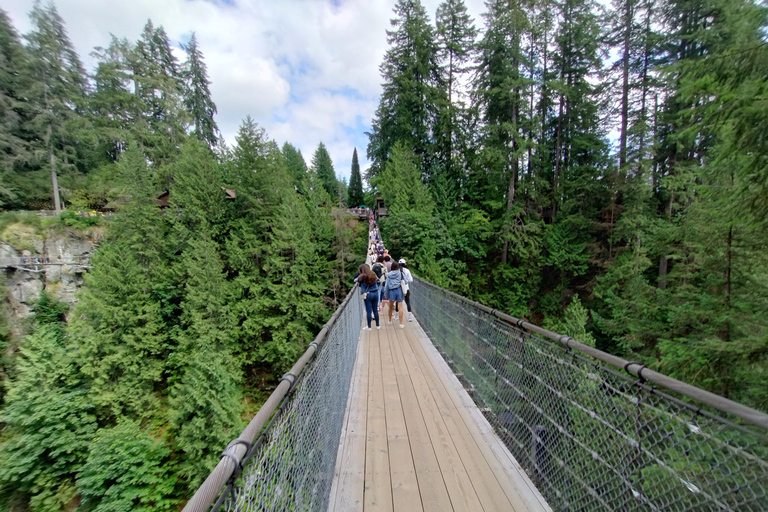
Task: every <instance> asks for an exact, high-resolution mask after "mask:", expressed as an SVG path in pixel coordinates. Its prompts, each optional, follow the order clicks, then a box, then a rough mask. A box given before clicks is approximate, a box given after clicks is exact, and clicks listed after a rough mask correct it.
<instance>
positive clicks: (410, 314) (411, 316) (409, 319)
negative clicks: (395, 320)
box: [408, 313, 413, 322]
mask: <svg viewBox="0 0 768 512" xmlns="http://www.w3.org/2000/svg"><path fill="white" fill-rule="evenodd" d="M408 321H409V322H413V313H408Z"/></svg>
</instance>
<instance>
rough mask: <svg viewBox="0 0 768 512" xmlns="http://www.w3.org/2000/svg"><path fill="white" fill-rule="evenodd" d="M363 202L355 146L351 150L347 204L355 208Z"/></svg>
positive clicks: (361, 181) (361, 183)
mask: <svg viewBox="0 0 768 512" xmlns="http://www.w3.org/2000/svg"><path fill="white" fill-rule="evenodd" d="M364 203H365V197H364V196H363V178H362V176H361V175H360V162H358V160H357V148H355V149H354V151H352V172H351V174H350V175H349V199H348V201H347V205H348V206H350V207H352V208H356V207H358V206H360V205H361V204H364Z"/></svg>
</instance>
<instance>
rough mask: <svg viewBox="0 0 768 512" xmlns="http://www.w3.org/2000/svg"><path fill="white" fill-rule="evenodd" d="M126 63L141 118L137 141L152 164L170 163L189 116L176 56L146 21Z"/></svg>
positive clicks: (159, 31) (160, 31) (163, 36)
mask: <svg viewBox="0 0 768 512" xmlns="http://www.w3.org/2000/svg"><path fill="white" fill-rule="evenodd" d="M129 60H130V65H131V67H132V71H133V81H134V95H135V101H136V115H137V117H138V118H140V121H139V127H138V129H137V130H136V132H135V133H136V134H137V138H138V141H139V143H140V144H141V145H142V146H144V147H145V148H146V149H145V151H146V152H147V154H148V156H149V157H150V159H151V160H152V161H153V162H155V163H158V164H163V163H166V162H169V161H172V160H173V157H174V156H175V155H176V152H177V151H178V149H179V147H180V145H181V143H182V142H183V140H184V138H185V136H186V129H187V125H188V121H189V117H190V114H189V113H188V112H187V111H186V109H185V108H184V98H183V84H182V80H181V77H180V75H179V70H178V65H177V62H176V57H174V55H173V52H172V51H171V44H170V41H169V40H168V36H167V35H166V33H165V31H164V30H163V28H162V27H158V28H155V27H154V25H153V24H152V21H151V20H150V21H147V24H146V25H145V26H144V30H143V32H142V34H141V38H140V39H139V41H138V42H137V43H136V45H135V47H134V49H133V50H132V51H131V53H130V54H129Z"/></svg>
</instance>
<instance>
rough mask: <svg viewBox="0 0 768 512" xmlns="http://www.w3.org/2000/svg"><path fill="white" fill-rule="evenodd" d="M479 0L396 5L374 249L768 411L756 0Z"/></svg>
mask: <svg viewBox="0 0 768 512" xmlns="http://www.w3.org/2000/svg"><path fill="white" fill-rule="evenodd" d="M485 5H486V12H485V14H484V15H483V16H482V19H481V20H474V19H472V18H471V17H470V16H469V15H468V14H467V9H466V6H465V4H464V2H463V1H462V0H445V1H444V2H442V3H441V4H440V6H439V8H438V9H437V12H436V13H435V17H434V20H435V23H434V24H433V23H432V22H431V19H430V16H429V14H428V13H427V12H426V10H425V9H424V7H423V6H422V5H421V3H420V2H419V1H418V0H399V1H398V2H397V3H396V6H395V10H394V14H395V16H394V18H393V19H392V25H391V30H390V31H388V42H389V48H388V50H387V53H386V55H385V57H384V60H383V62H382V63H381V67H380V71H381V76H382V80H383V93H382V95H381V99H380V103H379V106H378V109H377V111H376V114H375V117H374V119H373V122H372V129H371V131H370V133H369V135H370V143H369V146H368V157H369V159H370V161H371V163H372V165H371V167H370V168H369V169H368V171H367V179H368V180H369V182H370V183H371V185H373V186H374V187H376V189H377V190H378V191H380V193H381V195H382V197H383V198H384V200H385V202H386V204H387V205H388V207H389V213H390V216H389V217H388V218H387V219H386V220H385V221H384V222H382V226H381V227H382V234H383V237H384V239H385V241H386V242H387V243H388V244H389V246H390V250H391V251H393V253H394V254H397V255H403V256H405V257H406V258H408V259H409V264H410V266H411V267H412V268H414V271H415V273H416V274H417V275H421V276H422V277H425V278H427V279H429V280H430V281H433V282H434V283H436V284H440V285H443V286H446V287H448V288H450V289H452V290H454V291H456V292H458V293H461V294H463V295H466V296H469V297H471V298H473V299H475V300H479V301H481V302H483V303H485V304H487V305H488V306H491V307H494V308H498V309H499V310H502V311H506V312H508V313H510V314H513V315H516V316H519V317H526V318H528V319H530V320H532V321H534V322H536V323H539V324H542V325H544V326H545V327H549V328H551V329H553V330H556V331H560V332H565V333H567V334H569V335H571V336H574V337H576V338H577V339H580V340H581V341H584V342H586V343H590V344H593V345H596V346H597V347H598V348H600V349H603V350H606V351H608V352H611V353H614V354H618V355H622V356H624V357H625V358H627V359H630V360H635V361H642V362H643V363H644V364H647V365H649V366H651V367H654V368H655V369H658V370H660V371H662V372H664V373H667V374H669V375H671V376H673V377H676V378H678V379H681V380H683V381H686V382H689V383H692V384H695V385H697V386H701V387H704V388H706V389H708V390H711V391H713V392H716V393H719V394H721V395H723V396H726V397H729V398H732V399H734V400H738V401H741V402H743V403H746V404H748V405H750V406H753V407H756V408H759V409H762V410H768V386H766V382H768V331H767V330H766V327H768V323H767V322H766V318H768V315H767V313H768V289H767V288H766V285H768V261H767V258H768V252H767V251H766V248H768V230H766V227H768V224H767V223H766V220H767V219H766V214H768V202H766V198H768V186H767V185H766V184H768V166H766V162H767V161H768V160H767V158H768V147H767V146H766V142H765V141H766V131H768V122H767V121H766V119H768V117H766V113H767V112H768V110H766V107H767V105H768V104H767V103H766V98H765V91H766V88H767V87H768V78H767V77H768V46H766V40H765V29H766V12H767V11H766V9H765V7H764V5H763V4H762V3H756V2H752V1H750V0H734V1H728V2H724V1H721V0H614V2H613V3H612V4H611V5H610V6H606V5H604V4H603V3H598V2H595V1H591V0H563V1H561V2H554V1H550V0H531V1H525V0H524V1H521V0H488V1H487V2H486V4H485ZM416 313H417V315H418V312H416Z"/></svg>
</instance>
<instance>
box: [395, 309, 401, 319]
mask: <svg viewBox="0 0 768 512" xmlns="http://www.w3.org/2000/svg"><path fill="white" fill-rule="evenodd" d="M395 320H400V317H399V316H398V314H397V311H395Z"/></svg>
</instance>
